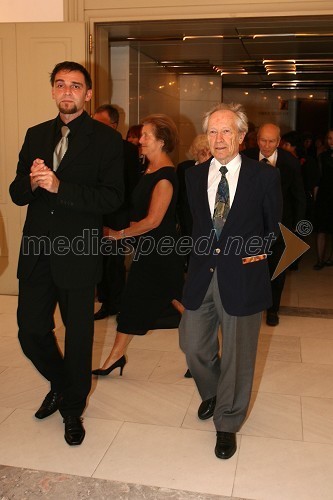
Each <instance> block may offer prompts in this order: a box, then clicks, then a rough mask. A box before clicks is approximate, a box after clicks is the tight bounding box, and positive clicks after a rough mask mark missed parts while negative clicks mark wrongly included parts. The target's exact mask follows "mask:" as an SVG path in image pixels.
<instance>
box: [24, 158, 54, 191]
mask: <svg viewBox="0 0 333 500" xmlns="http://www.w3.org/2000/svg"><path fill="white" fill-rule="evenodd" d="M30 182H31V189H32V190H33V191H35V189H37V188H38V187H40V188H43V189H45V190H46V191H49V192H50V193H57V192H58V189H59V184H60V181H59V179H58V177H57V176H56V175H55V173H54V172H53V171H52V170H51V169H50V168H49V167H47V166H46V165H45V163H44V160H41V159H40V158H36V159H35V160H34V162H33V164H32V166H31V169H30Z"/></svg>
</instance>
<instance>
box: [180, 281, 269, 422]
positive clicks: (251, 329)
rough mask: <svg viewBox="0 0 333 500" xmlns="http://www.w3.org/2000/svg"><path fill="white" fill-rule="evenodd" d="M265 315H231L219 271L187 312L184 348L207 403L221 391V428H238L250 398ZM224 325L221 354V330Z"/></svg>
mask: <svg viewBox="0 0 333 500" xmlns="http://www.w3.org/2000/svg"><path fill="white" fill-rule="evenodd" d="M261 318H262V313H261V312H259V313H256V314H252V315H250V316H230V315H229V314H228V313H226V311H225V310H224V308H223V306H222V302H221V298H220V293H219V288H218V283H217V277H216V272H215V273H214V274H213V277H212V281H211V283H210V285H209V288H208V290H207V293H206V296H205V298H204V300H203V302H202V304H201V306H200V307H199V309H197V310H195V311H190V310H188V309H186V310H185V312H184V313H183V316H182V319H181V323H180V326H179V334H180V347H181V349H182V351H183V352H184V353H185V355H186V360H187V365H188V367H189V369H190V371H191V374H192V376H193V378H194V381H195V383H196V385H197V388H198V391H199V394H200V396H201V398H202V400H203V401H205V400H206V399H209V398H212V397H213V396H215V395H216V407H215V412H214V424H215V427H216V430H217V431H224V432H237V431H238V430H239V429H240V427H241V426H242V424H243V422H244V420H245V417H246V413H247V409H248V406H249V402H250V397H251V389H252V382H253V375H254V369H255V361H256V353H257V344H258V336H259V330H260V325H261ZM219 326H221V329H222V356H221V358H220V357H219V341H218V330H219Z"/></svg>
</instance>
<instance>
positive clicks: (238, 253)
mask: <svg viewBox="0 0 333 500" xmlns="http://www.w3.org/2000/svg"><path fill="white" fill-rule="evenodd" d="M203 129H204V132H206V133H207V136H208V140H209V144H210V150H211V153H212V155H213V157H212V158H210V159H209V160H207V161H206V162H205V163H202V164H201V165H199V167H192V168H190V169H188V171H187V173H186V184H187V192H188V199H189V204H190V208H191V212H192V216H193V233H192V238H193V245H194V247H193V250H192V253H191V257H190V264H189V270H188V275H187V279H186V282H185V287H184V294H183V305H184V307H185V311H184V313H183V316H182V320H181V324H180V346H181V348H182V350H183V351H184V352H185V354H186V360H187V363H188V367H189V369H190V371H191V373H192V375H193V378H194V380H195V383H196V385H197V388H198V391H199V393H200V396H201V398H202V400H203V401H202V403H201V405H200V406H199V410H198V417H199V418H200V419H202V420H205V419H207V418H210V417H211V416H213V417H214V424H215V427H216V431H217V440H216V447H215V454H216V456H217V457H218V458H222V459H228V458H230V457H231V456H232V455H233V454H234V453H235V451H236V448H237V444H236V432H237V431H238V430H239V429H240V427H241V425H242V424H243V422H244V420H245V417H246V413H247V409H248V405H249V401H250V396H251V388H252V381H253V374H254V367H255V359H256V350H257V342H258V335H259V329H260V324H261V317H262V311H263V310H264V309H266V308H267V307H269V306H270V305H271V289H270V280H269V270H268V264H267V259H266V256H267V253H269V251H270V243H271V242H272V241H273V240H274V238H275V235H276V233H277V231H278V221H279V220H280V216H281V204H282V200H281V187H280V177H279V172H278V171H277V170H275V169H274V168H272V167H270V166H268V165H265V164H263V163H259V162H258V161H255V160H250V159H249V158H247V157H244V156H241V155H240V154H239V147H240V144H241V143H242V141H243V139H244V136H245V134H246V132H247V117H246V115H245V113H244V110H243V109H242V107H241V106H240V105H239V104H237V105H234V104H230V105H228V104H223V103H222V104H220V105H218V106H216V107H215V108H213V109H212V110H211V111H209V112H208V113H207V114H206V116H205V118H204V122H203ZM203 240H206V241H207V242H208V244H206V245H203V246H202V245H199V244H197V242H199V241H201V242H202V241H203ZM204 247H205V248H204ZM220 326H221V329H222V356H221V358H220V357H219V345H218V329H219V327H220Z"/></svg>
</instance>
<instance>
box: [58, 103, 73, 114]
mask: <svg viewBox="0 0 333 500" xmlns="http://www.w3.org/2000/svg"><path fill="white" fill-rule="evenodd" d="M59 111H60V112H61V113H63V114H64V115H73V114H74V113H77V111H78V109H77V106H76V104H75V103H70V104H69V103H67V104H62V103H60V104H59Z"/></svg>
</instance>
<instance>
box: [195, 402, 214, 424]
mask: <svg viewBox="0 0 333 500" xmlns="http://www.w3.org/2000/svg"><path fill="white" fill-rule="evenodd" d="M215 405H216V396H214V397H212V398H210V399H206V401H203V402H202V403H201V405H200V406H199V409H198V417H199V418H200V420H207V418H210V417H212V416H213V414H214V410H215Z"/></svg>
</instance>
